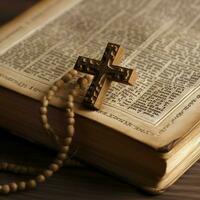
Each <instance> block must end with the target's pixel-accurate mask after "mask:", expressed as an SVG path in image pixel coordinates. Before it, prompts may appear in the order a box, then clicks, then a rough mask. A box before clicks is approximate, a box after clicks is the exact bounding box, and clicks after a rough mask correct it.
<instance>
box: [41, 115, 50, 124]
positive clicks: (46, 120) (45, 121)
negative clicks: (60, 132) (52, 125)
mask: <svg viewBox="0 0 200 200" xmlns="http://www.w3.org/2000/svg"><path fill="white" fill-rule="evenodd" d="M41 117H42V121H43V123H45V124H46V123H47V122H48V118H47V115H41Z"/></svg>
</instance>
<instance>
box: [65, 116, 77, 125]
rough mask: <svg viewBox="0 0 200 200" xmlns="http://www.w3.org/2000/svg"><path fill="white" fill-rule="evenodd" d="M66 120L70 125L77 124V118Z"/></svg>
mask: <svg viewBox="0 0 200 200" xmlns="http://www.w3.org/2000/svg"><path fill="white" fill-rule="evenodd" d="M66 121H67V124H69V125H73V124H75V119H74V118H71V117H70V118H67V119H66Z"/></svg>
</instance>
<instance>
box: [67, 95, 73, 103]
mask: <svg viewBox="0 0 200 200" xmlns="http://www.w3.org/2000/svg"><path fill="white" fill-rule="evenodd" d="M66 100H67V101H69V102H73V101H74V97H73V96H72V95H71V94H69V95H67V98H66Z"/></svg>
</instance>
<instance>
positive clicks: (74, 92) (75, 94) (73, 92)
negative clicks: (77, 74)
mask: <svg viewBox="0 0 200 200" xmlns="http://www.w3.org/2000/svg"><path fill="white" fill-rule="evenodd" d="M69 94H71V95H73V96H74V97H75V96H77V95H78V92H77V91H76V90H75V89H74V90H71V91H70V92H69Z"/></svg>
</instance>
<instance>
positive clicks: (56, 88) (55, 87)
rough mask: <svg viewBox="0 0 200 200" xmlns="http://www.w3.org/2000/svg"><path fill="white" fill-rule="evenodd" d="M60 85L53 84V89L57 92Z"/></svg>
mask: <svg viewBox="0 0 200 200" xmlns="http://www.w3.org/2000/svg"><path fill="white" fill-rule="evenodd" d="M58 89H59V88H58V86H56V85H53V86H52V87H51V90H53V91H54V92H57V91H58Z"/></svg>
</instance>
